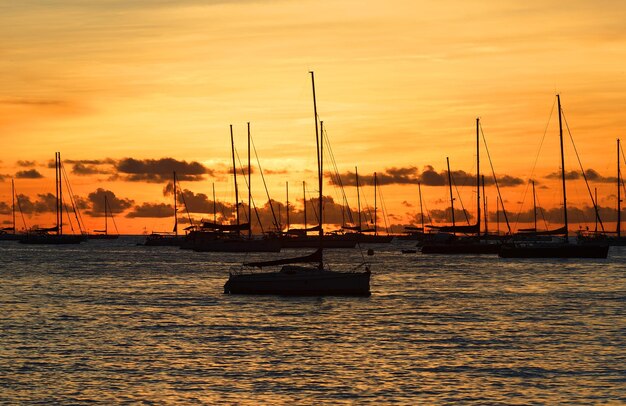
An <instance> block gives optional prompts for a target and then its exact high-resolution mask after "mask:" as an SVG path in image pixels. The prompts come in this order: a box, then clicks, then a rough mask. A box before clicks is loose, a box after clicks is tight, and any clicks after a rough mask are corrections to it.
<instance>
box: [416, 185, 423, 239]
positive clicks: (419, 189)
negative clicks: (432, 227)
mask: <svg viewBox="0 0 626 406" xmlns="http://www.w3.org/2000/svg"><path fill="white" fill-rule="evenodd" d="M417 190H418V191H419V195H420V217H421V218H422V233H424V231H425V230H424V208H423V206H422V184H421V183H420V182H417Z"/></svg>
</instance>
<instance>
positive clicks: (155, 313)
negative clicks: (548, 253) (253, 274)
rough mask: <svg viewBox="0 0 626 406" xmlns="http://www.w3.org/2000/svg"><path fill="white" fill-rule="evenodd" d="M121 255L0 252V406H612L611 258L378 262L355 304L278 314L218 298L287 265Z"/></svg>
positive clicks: (623, 369)
mask: <svg viewBox="0 0 626 406" xmlns="http://www.w3.org/2000/svg"><path fill="white" fill-rule="evenodd" d="M135 242H136V240H134V239H132V238H122V239H120V240H118V241H114V242H113V241H90V242H89V243H86V244H81V245H80V246H64V247H42V246H39V247H36V246H24V245H20V244H17V243H13V242H0V259H1V263H0V305H1V309H2V311H1V313H0V403H27V402H28V403H29V402H40V403H55V402H57V403H58V402H61V403H82V402H88V401H95V402H100V403H104V404H110V403H116V402H125V401H146V402H148V403H151V402H155V403H190V402H198V401H200V402H205V403H217V402H221V403H250V404H259V403H266V404H267V403H283V404H297V403H304V404H338V403H359V404H363V403H372V404H380V403H385V404H389V403H398V404H416V403H457V402H466V403H472V402H474V403H480V404H485V403H489V404H497V403H501V404H522V403H523V404H528V403H550V404H553V403H560V402H562V403H578V404H589V403H605V402H615V403H623V402H626V338H625V337H626V276H625V275H626V272H625V271H626V249H624V247H611V251H610V253H609V256H610V258H609V259H608V260H582V261H573V260H553V261H549V260H504V259H499V258H497V257H479V256H466V257H442V256H425V255H424V256H422V255H420V254H401V253H400V249H401V248H402V246H400V245H397V244H391V245H387V246H377V247H375V251H376V254H375V255H374V256H373V257H368V259H370V260H371V261H372V263H373V274H372V296H371V297H369V298H288V297H269V296H267V297H262V296H230V295H224V294H223V293H222V291H223V288H222V287H223V284H224V282H225V280H226V279H227V276H228V271H229V269H230V268H231V267H232V266H237V265H239V264H240V263H241V262H242V261H243V260H249V259H252V258H267V257H276V256H278V255H283V256H289V255H290V254H292V253H293V252H291V253H290V252H289V251H284V252H283V253H281V254H259V255H250V256H246V255H245V254H217V253H193V252H188V251H182V250H178V249H176V248H170V247H160V248H159V247H140V246H135V245H134V244H135ZM404 247H405V248H406V245H404ZM328 257H329V262H330V263H334V264H336V266H337V267H339V268H341V267H347V266H349V264H351V263H358V262H360V261H361V254H360V253H359V251H358V250H347V251H346V250H341V251H334V252H332V251H331V252H330V253H329V254H328Z"/></svg>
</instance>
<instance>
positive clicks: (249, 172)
mask: <svg viewBox="0 0 626 406" xmlns="http://www.w3.org/2000/svg"><path fill="white" fill-rule="evenodd" d="M251 170H252V169H251V167H250V122H248V238H249V239H252V177H251V176H250V174H251V173H252V172H251Z"/></svg>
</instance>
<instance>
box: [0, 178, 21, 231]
mask: <svg viewBox="0 0 626 406" xmlns="http://www.w3.org/2000/svg"><path fill="white" fill-rule="evenodd" d="M11 199H12V202H13V203H12V205H11V217H12V223H11V227H3V228H1V229H0V241H19V239H20V238H22V236H21V235H20V234H17V228H16V227H15V181H14V180H13V179H11Z"/></svg>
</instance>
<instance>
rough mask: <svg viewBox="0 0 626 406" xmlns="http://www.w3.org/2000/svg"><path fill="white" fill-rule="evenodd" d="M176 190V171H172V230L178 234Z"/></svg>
mask: <svg viewBox="0 0 626 406" xmlns="http://www.w3.org/2000/svg"><path fill="white" fill-rule="evenodd" d="M177 197H178V196H177V190H176V171H174V232H175V233H176V235H178V208H177V207H176V203H177V202H176V201H177V200H178V199H177Z"/></svg>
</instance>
